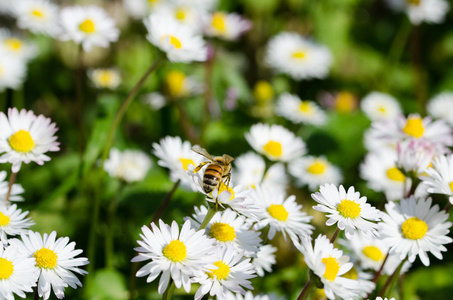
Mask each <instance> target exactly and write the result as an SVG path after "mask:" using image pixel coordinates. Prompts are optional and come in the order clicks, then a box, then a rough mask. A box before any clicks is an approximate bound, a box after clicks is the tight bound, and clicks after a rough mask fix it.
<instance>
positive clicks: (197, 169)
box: [193, 161, 210, 173]
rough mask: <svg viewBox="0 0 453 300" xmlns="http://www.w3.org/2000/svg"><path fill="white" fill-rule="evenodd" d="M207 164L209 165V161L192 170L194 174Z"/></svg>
mask: <svg viewBox="0 0 453 300" xmlns="http://www.w3.org/2000/svg"><path fill="white" fill-rule="evenodd" d="M208 163H210V162H209V161H205V162H202V163H201V164H199V165H198V167H196V168H195V170H193V172H194V173H197V172H198V171H200V170H201V168H203V167H204V166H205V165H207V164H208Z"/></svg>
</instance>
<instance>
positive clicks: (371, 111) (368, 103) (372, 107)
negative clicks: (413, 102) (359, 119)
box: [360, 92, 402, 121]
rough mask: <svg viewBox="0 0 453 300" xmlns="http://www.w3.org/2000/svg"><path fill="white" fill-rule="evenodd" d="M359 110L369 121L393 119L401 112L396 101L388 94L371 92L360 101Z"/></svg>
mask: <svg viewBox="0 0 453 300" xmlns="http://www.w3.org/2000/svg"><path fill="white" fill-rule="evenodd" d="M360 108H361V109H362V111H363V112H364V113H365V115H366V116H367V117H368V119H370V120H371V121H376V120H380V119H395V118H396V117H397V116H399V115H400V114H401V113H402V111H401V107H400V104H399V103H398V100H396V99H395V98H393V97H392V96H390V95H389V94H385V93H380V92H371V93H369V94H368V95H366V96H365V97H364V98H363V99H362V101H360Z"/></svg>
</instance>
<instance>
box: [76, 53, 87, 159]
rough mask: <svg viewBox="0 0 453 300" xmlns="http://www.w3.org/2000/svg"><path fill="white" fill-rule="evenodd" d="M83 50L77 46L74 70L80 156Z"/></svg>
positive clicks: (83, 142) (81, 143)
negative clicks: (75, 67)
mask: <svg viewBox="0 0 453 300" xmlns="http://www.w3.org/2000/svg"><path fill="white" fill-rule="evenodd" d="M83 53H84V51H83V48H82V45H80V46H79V53H78V55H77V69H76V119H77V127H78V135H79V150H80V155H82V153H83V150H84V149H85V132H84V126H83V100H84V99H83V81H84V76H83V75H84V66H83Z"/></svg>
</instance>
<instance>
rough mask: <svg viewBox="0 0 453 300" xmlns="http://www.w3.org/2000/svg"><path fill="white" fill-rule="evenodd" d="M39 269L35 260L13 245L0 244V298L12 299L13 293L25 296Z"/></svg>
mask: <svg viewBox="0 0 453 300" xmlns="http://www.w3.org/2000/svg"><path fill="white" fill-rule="evenodd" d="M38 276H39V270H38V268H36V267H35V260H34V258H32V257H27V256H25V255H23V254H21V253H19V252H18V251H17V249H16V248H15V247H13V246H8V247H6V248H3V245H0V287H1V288H0V299H6V300H14V295H13V294H16V295H17V296H19V297H21V298H25V297H26V294H25V292H27V293H32V292H33V289H32V288H33V287H35V286H36V281H37V280H38Z"/></svg>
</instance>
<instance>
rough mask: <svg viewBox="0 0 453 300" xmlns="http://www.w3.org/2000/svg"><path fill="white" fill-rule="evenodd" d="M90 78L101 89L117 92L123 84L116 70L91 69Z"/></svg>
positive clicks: (89, 71)
mask: <svg viewBox="0 0 453 300" xmlns="http://www.w3.org/2000/svg"><path fill="white" fill-rule="evenodd" d="M88 78H90V80H91V82H92V83H93V85H94V86H95V87H97V88H99V89H103V88H106V89H110V90H115V89H117V88H118V86H119V85H120V83H121V75H120V72H119V71H118V69H115V68H107V69H90V70H88Z"/></svg>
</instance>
